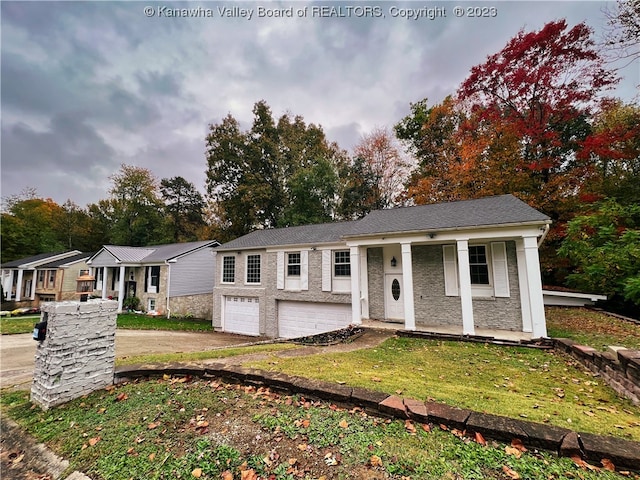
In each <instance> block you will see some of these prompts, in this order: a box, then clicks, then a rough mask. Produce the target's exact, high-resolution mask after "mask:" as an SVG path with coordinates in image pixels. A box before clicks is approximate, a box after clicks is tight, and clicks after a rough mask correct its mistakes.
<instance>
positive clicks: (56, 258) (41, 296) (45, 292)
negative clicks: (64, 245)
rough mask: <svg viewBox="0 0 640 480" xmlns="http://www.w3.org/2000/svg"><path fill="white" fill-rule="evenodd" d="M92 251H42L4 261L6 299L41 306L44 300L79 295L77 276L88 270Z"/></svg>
mask: <svg viewBox="0 0 640 480" xmlns="http://www.w3.org/2000/svg"><path fill="white" fill-rule="evenodd" d="M90 256H91V254H90V253H82V252H80V251H79V250H70V251H67V252H56V253H42V254H40V255H34V256H33V257H28V258H22V259H20V260H14V261H12V262H7V263H5V264H2V291H3V293H4V296H5V298H3V300H4V301H14V302H16V304H17V306H22V307H39V306H40V303H41V302H59V301H62V300H71V299H74V298H77V295H76V294H75V291H76V286H77V284H76V279H77V278H78V276H79V275H80V273H81V272H82V271H86V270H88V268H89V267H88V266H87V263H86V260H87V259H88V258H89V257H90Z"/></svg>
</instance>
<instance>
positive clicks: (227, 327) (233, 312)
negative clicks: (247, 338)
mask: <svg viewBox="0 0 640 480" xmlns="http://www.w3.org/2000/svg"><path fill="white" fill-rule="evenodd" d="M223 319H224V323H223V325H222V329H223V330H224V331H225V332H229V333H240V334H243V335H260V302H259V300H258V298H257V297H234V296H226V297H224V312H223Z"/></svg>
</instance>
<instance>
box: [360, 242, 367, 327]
mask: <svg viewBox="0 0 640 480" xmlns="http://www.w3.org/2000/svg"><path fill="white" fill-rule="evenodd" d="M367 261H368V260H367V248H366V247H362V248H361V249H360V291H361V292H362V293H361V295H360V298H362V302H361V303H360V307H361V308H362V311H361V312H360V313H361V314H362V318H369V272H368V271H367V270H368V268H367Z"/></svg>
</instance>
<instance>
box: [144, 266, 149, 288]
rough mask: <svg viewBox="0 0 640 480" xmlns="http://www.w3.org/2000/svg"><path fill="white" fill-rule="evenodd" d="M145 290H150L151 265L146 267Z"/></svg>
mask: <svg viewBox="0 0 640 480" xmlns="http://www.w3.org/2000/svg"><path fill="white" fill-rule="evenodd" d="M144 291H145V292H148V291H149V267H144Z"/></svg>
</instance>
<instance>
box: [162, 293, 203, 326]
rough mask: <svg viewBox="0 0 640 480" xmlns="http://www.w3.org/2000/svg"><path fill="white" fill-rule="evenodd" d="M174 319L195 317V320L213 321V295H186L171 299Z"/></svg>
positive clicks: (170, 303) (170, 304)
mask: <svg viewBox="0 0 640 480" xmlns="http://www.w3.org/2000/svg"><path fill="white" fill-rule="evenodd" d="M169 306H170V307H171V316H172V317H184V316H193V317H194V318H204V319H207V320H211V317H212V316H213V303H212V302H211V295H210V294H208V293H204V294H202V295H184V296H180V297H171V298H169Z"/></svg>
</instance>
